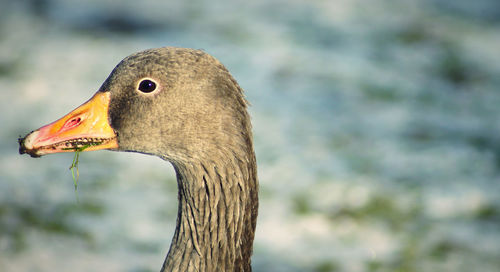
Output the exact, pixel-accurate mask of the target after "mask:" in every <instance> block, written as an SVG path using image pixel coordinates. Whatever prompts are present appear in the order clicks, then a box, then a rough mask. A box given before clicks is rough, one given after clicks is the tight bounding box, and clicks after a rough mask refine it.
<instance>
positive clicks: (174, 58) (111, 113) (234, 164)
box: [18, 47, 258, 271]
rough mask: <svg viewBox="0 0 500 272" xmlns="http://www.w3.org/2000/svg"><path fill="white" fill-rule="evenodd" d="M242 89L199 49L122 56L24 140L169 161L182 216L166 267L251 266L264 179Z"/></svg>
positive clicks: (27, 148) (49, 147) (35, 149)
mask: <svg viewBox="0 0 500 272" xmlns="http://www.w3.org/2000/svg"><path fill="white" fill-rule="evenodd" d="M247 107H248V103H247V100H246V99H245V97H244V93H243V90H242V88H241V87H240V86H239V85H238V83H237V82H236V80H235V79H234V78H233V77H232V76H231V74H230V73H229V71H228V70H227V69H226V68H225V67H224V66H223V65H222V64H221V63H220V62H219V61H218V60H217V59H215V58H214V57H212V56H211V55H209V54H207V53H205V52H204V51H201V50H194V49H187V48H176V47H163V48H155V49H148V50H145V51H141V52H137V53H135V54H132V55H130V56H128V57H126V58H125V59H123V60H122V61H121V62H120V63H119V64H118V65H117V66H116V67H115V68H114V69H113V70H112V72H111V74H110V75H109V76H108V78H107V79H106V80H105V81H104V83H103V84H102V86H101V87H100V88H99V90H98V91H97V92H96V93H95V94H94V95H93V96H92V98H91V99H90V100H88V101H87V102H85V103H84V104H82V105H81V106H79V107H77V108H76V109H75V110H73V111H71V112H70V113H69V114H67V115H65V116H64V117H62V118H60V119H58V120H57V121H55V122H53V123H50V124H48V125H45V126H42V127H41V128H39V129H37V130H35V131H32V132H31V133H29V134H27V135H26V136H25V137H24V138H20V139H19V140H18V141H19V153H20V154H24V153H26V154H29V155H31V156H32V157H40V156H42V155H46V154H53V153H60V152H75V151H94V150H102V149H107V150H115V151H126V152H138V153H143V154H148V155H153V156H158V157H160V158H161V159H163V160H166V161H168V162H170V163H171V164H172V165H173V168H174V170H175V173H176V178H177V185H178V214H177V221H176V228H175V232H174V236H173V238H172V242H171V244H170V249H169V251H168V254H167V256H166V258H165V261H164V263H163V266H162V268H161V271H251V269H252V268H251V255H252V246H253V240H254V234H255V227H256V220H257V210H258V180H257V168H256V167H257V166H256V159H255V153H254V149H253V140H252V131H251V123H250V117H249V114H248V111H247Z"/></svg>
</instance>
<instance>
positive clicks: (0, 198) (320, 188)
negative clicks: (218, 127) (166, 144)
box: [0, 0, 500, 272]
mask: <svg viewBox="0 0 500 272" xmlns="http://www.w3.org/2000/svg"><path fill="white" fill-rule="evenodd" d="M0 5H1V7H0V88H1V91H0V128H1V130H0V139H1V141H0V152H1V156H0V271H16V272H17V271H157V270H159V268H160V265H161V263H162V262H163V259H164V257H165V255H166V253H167V250H168V245H169V244H170V240H171V237H172V234H173V230H174V224H175V216H176V209H177V203H176V201H177V199H176V198H177V192H176V190H177V188H176V183H175V177H174V174H173V169H172V167H171V166H170V165H169V164H167V163H165V162H163V161H161V160H160V159H157V158H152V157H148V156H144V155H139V154H125V153H116V152H105V151H101V152H89V153H83V154H82V155H81V157H80V180H79V187H78V194H79V199H80V203H77V202H76V196H75V192H74V190H73V180H72V178H71V173H70V171H69V170H68V167H69V166H70V164H71V161H72V159H73V157H72V154H58V155H51V156H46V157H43V158H41V159H32V158H29V157H28V156H19V155H18V153H17V148H18V147H17V142H16V139H17V137H19V136H20V135H25V134H26V133H27V132H29V131H30V130H32V129H35V128H37V127H39V126H41V125H43V124H46V123H48V122H50V121H53V120H55V119H57V118H59V117H60V116H62V115H63V114H65V113H67V112H69V111H70V110H72V109H73V108H75V107H76V106H78V105H80V104H81V103H83V102H84V101H86V100H87V99H88V98H89V97H90V96H91V95H92V94H93V93H94V92H95V91H96V90H97V89H98V88H99V86H100V84H101V83H102V81H103V80H104V79H105V78H106V77H107V75H108V74H109V72H110V71H111V70H112V68H113V67H114V66H115V65H116V64H117V63H118V62H119V61H120V60H121V59H122V58H123V57H125V56H127V55H129V54H131V53H133V52H135V51H138V50H142V49H146V48H152V47H161V46H167V45H169V46H181V47H191V48H202V49H204V50H205V51H207V52H208V53H210V54H212V55H214V56H216V57H217V58H218V59H219V60H221V61H222V62H223V63H224V64H225V65H226V66H227V67H228V69H229V70H230V71H231V72H232V74H233V75H234V77H235V78H236V79H237V80H238V81H239V83H240V85H241V86H242V87H243V88H244V89H245V90H246V95H247V97H248V99H249V100H250V102H251V103H252V107H251V109H250V110H251V114H252V119H253V125H254V134H255V147H256V152H257V157H258V164H259V178H260V183H261V188H260V196H261V204H260V214H259V220H258V226H257V236H256V240H255V252H254V257H253V264H254V270H255V271H321V272H323V271H325V272H326V271H463V272H466V271H500V198H499V195H500V122H499V120H498V117H499V116H500V91H499V86H500V76H499V75H500V53H499V52H500V51H499V48H500V4H499V3H498V1H495V0H480V1H465V0H464V1H452V0H426V1H410V0H406V1H405V0H401V1H391V0H373V1H362V0H355V1H352V0H351V1H347V0H338V1H319V0H318V1H298V0H296V1H293V0H292V1H282V0H273V1H263V0H259V1H232V2H226V1H165V3H164V1H153V0H146V1H97V0H91V1H62V0H32V1H8V2H6V1H2V2H0Z"/></svg>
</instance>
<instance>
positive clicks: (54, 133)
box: [19, 92, 118, 157]
mask: <svg viewBox="0 0 500 272" xmlns="http://www.w3.org/2000/svg"><path fill="white" fill-rule="evenodd" d="M109 97H110V94H109V92H97V93H96V94H95V95H94V96H93V97H92V98H91V99H90V100H89V101H87V102H85V103H84V104H83V105H81V106H80V107H78V108H76V109H75V110H73V111H72V112H70V113H68V114H67V115H66V116H64V117H63V118H61V119H59V120H57V121H55V122H53V123H50V124H48V125H46V126H43V127H41V128H39V129H37V130H35V131H33V132H31V133H30V134H28V135H26V137H24V138H20V139H19V145H20V146H19V153H21V154H23V153H28V154H30V155H31V156H32V157H40V156H42V155H46V154H52V153H60V152H74V151H92V150H100V149H116V148H118V141H117V138H116V133H115V132H114V131H113V129H112V128H111V126H110V125H109V121H108V120H109V119H108V107H109Z"/></svg>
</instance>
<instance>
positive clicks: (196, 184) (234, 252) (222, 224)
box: [162, 151, 258, 271]
mask: <svg viewBox="0 0 500 272" xmlns="http://www.w3.org/2000/svg"><path fill="white" fill-rule="evenodd" d="M174 168H175V171H176V174H177V182H178V187H179V210H178V215H177V227H176V230H175V234H174V237H173V239H172V244H171V246H170V250H169V253H168V255H167V258H166V259H165V262H164V264H163V268H162V271H251V266H250V256H251V254H252V244H253V238H254V232H255V225H256V219H257V208H258V196H257V194H258V192H257V191H258V182H257V176H256V164H255V156H254V154H253V151H252V152H249V156H248V157H245V158H244V159H243V160H241V159H238V158H236V157H235V156H232V159H231V157H229V158H228V157H225V158H224V159H222V160H218V161H217V162H215V161H208V162H197V163H189V164H176V163H174Z"/></svg>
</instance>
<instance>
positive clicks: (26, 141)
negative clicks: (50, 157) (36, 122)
mask: <svg viewBox="0 0 500 272" xmlns="http://www.w3.org/2000/svg"><path fill="white" fill-rule="evenodd" d="M33 134H37V132H36V131H32V132H30V133H28V135H26V136H25V137H19V138H18V139H17V142H18V143H19V154H21V155H22V154H28V155H30V156H31V157H32V158H39V157H41V156H40V155H38V154H36V149H34V148H33V144H32V141H31V139H32V138H33Z"/></svg>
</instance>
